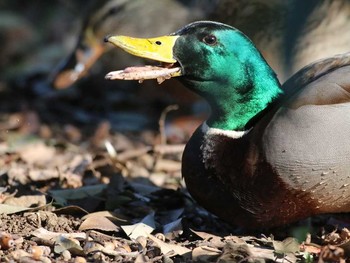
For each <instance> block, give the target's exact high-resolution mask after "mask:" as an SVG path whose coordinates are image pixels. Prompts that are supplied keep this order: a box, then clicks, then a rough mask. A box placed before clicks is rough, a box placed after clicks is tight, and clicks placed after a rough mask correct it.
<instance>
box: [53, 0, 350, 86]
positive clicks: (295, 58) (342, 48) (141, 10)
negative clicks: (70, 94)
mask: <svg viewBox="0 0 350 263" xmlns="http://www.w3.org/2000/svg"><path fill="white" fill-rule="evenodd" d="M97 2H98V5H97V6H95V7H93V8H92V12H91V13H90V14H89V15H88V16H87V18H86V19H85V22H84V23H83V27H82V30H81V32H80V36H79V39H78V42H77V45H76V47H75V49H74V51H73V52H72V53H71V54H70V55H69V57H68V59H66V60H65V61H64V63H62V64H61V65H60V66H59V67H58V68H57V69H56V70H55V72H54V73H53V74H52V83H53V85H54V86H55V87H56V88H66V87H68V86H70V85H72V84H73V83H74V82H75V81H77V80H79V79H80V78H81V77H83V76H85V75H87V74H88V72H89V70H90V68H91V67H92V66H93V65H94V64H95V62H96V61H97V60H98V59H99V58H100V57H101V56H102V55H103V54H104V53H105V52H107V51H108V50H109V49H110V46H109V45H105V44H104V43H103V38H104V37H105V36H106V35H107V34H126V35H131V36H132V35H134V36H141V37H147V36H151V35H161V34H164V33H167V32H172V31H174V30H175V29H176V28H179V27H181V26H183V25H185V24H187V23H189V22H192V21H194V20H199V19H201V20H203V19H210V20H215V21H219V22H223V23H226V24H229V25H232V26H234V27H237V28H238V29H239V30H241V31H243V32H245V34H246V35H247V36H248V37H249V38H251V39H252V40H253V42H254V43H255V44H256V46H257V47H258V49H259V50H260V51H261V52H262V54H263V55H264V57H265V58H266V60H267V62H268V63H269V64H270V66H271V67H272V68H273V69H274V70H275V72H276V73H277V75H278V78H279V80H280V81H281V82H283V81H285V80H286V79H287V78H288V77H289V76H291V75H292V74H293V73H295V72H296V71H297V70H298V69H300V68H301V67H303V66H305V65H307V64H308V63H310V62H313V61H315V60H317V59H321V58H325V57H329V56H332V55H335V54H339V53H344V52H346V51H349V50H350V45H349V43H350V34H348V32H350V1H349V0H337V1H333V0H308V1H297V0H286V1H280V0H220V1H219V0H211V1H210V0H202V1H199V0H197V1H196V0H189V1H180V0H147V1H143V0H132V1H128V0H110V1H102V2H100V1H97ZM141 14H142V16H141ZM139 17H143V18H144V17H147V18H149V19H142V20H141V19H138V18H139ZM113 52H116V51H113ZM117 57H118V59H117V60H116V61H115V62H114V63H115V65H108V66H109V67H110V66H113V67H114V66H115V67H120V66H123V65H125V64H127V63H128V62H127V61H125V59H126V57H125V56H124V54H122V53H121V52H120V53H118V54H117ZM128 59H130V58H128ZM109 61H111V60H110V59H109ZM138 62H139V63H140V62H141V61H138ZM135 63H136V62H135ZM128 64H129V63H128ZM129 65H130V64H129Z"/></svg>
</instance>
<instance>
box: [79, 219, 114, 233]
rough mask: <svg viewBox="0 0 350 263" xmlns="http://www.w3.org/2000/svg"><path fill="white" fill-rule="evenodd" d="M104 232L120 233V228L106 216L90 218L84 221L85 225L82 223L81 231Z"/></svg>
mask: <svg viewBox="0 0 350 263" xmlns="http://www.w3.org/2000/svg"><path fill="white" fill-rule="evenodd" d="M91 229H95V230H102V231H114V232H118V231H119V226H117V225H116V224H114V223H113V222H112V221H111V220H110V219H109V218H107V217H105V216H98V215H95V216H89V217H88V218H86V219H85V220H84V222H83V223H81V225H80V227H79V230H80V231H84V230H91Z"/></svg>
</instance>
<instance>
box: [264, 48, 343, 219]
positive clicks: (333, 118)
mask: <svg viewBox="0 0 350 263" xmlns="http://www.w3.org/2000/svg"><path fill="white" fill-rule="evenodd" d="M282 88H283V89H284V91H285V94H286V95H285V96H284V98H282V100H281V102H280V105H279V107H278V109H277V110H276V111H275V112H274V113H273V114H271V115H270V116H269V118H270V119H269V120H268V121H266V120H265V123H267V124H266V126H265V128H264V131H263V136H262V140H261V143H262V144H261V147H262V153H263V154H264V158H265V160H266V161H267V162H268V163H269V164H270V165H271V167H273V169H274V170H275V171H276V173H277V174H278V175H279V177H280V178H281V179H282V180H283V181H284V183H286V184H287V185H288V186H289V187H290V188H292V189H296V190H298V191H300V190H301V191H303V192H305V193H308V194H311V198H312V199H315V200H318V203H319V207H317V209H318V210H320V212H345V210H346V211H350V203H349V202H348V200H349V199H348V198H349V197H350V191H349V189H350V53H347V54H344V55H339V56H336V57H333V58H329V59H325V60H322V61H318V62H315V63H314V64H311V65H310V66H307V67H305V68H304V69H302V70H300V71H299V72H298V73H297V74H296V75H294V76H293V77H292V78H291V79H289V80H288V81H287V82H286V83H285V84H284V85H283V87H282ZM317 209H316V210H317Z"/></svg>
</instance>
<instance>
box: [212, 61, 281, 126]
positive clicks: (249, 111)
mask: <svg viewBox="0 0 350 263" xmlns="http://www.w3.org/2000/svg"><path fill="white" fill-rule="evenodd" d="M252 60H254V59H252ZM247 69H248V70H247V72H245V78H246V79H244V80H241V81H239V82H237V81H235V82H231V83H227V82H226V83H217V86H216V87H215V89H216V90H217V91H218V92H216V94H215V95H214V96H209V97H208V96H206V99H207V101H208V102H209V104H210V106H211V110H212V112H211V115H210V117H209V119H208V120H207V124H208V126H209V127H211V128H217V129H222V130H236V131H243V130H246V129H247V127H246V125H247V123H248V122H249V121H250V120H251V119H252V118H253V117H255V116H256V115H257V114H259V113H260V112H262V111H263V110H264V109H265V108H266V107H267V106H268V105H269V104H270V103H271V102H273V101H274V100H275V99H276V98H277V97H278V96H279V95H280V94H281V93H282V90H281V88H280V83H279V82H278V80H277V78H276V75H275V73H274V72H273V71H272V69H271V68H270V67H269V66H268V65H267V63H266V62H265V61H264V60H263V61H258V63H257V61H251V64H250V66H249V67H247ZM237 83H239V84H237ZM228 85H230V86H228ZM220 91H221V92H220ZM222 91H225V92H222Z"/></svg>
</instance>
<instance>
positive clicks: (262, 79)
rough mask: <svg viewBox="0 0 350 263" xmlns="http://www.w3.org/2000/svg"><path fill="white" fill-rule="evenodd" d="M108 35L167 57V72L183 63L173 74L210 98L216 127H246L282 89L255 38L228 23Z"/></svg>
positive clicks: (137, 50)
mask: <svg viewBox="0 0 350 263" xmlns="http://www.w3.org/2000/svg"><path fill="white" fill-rule="evenodd" d="M107 40H108V41H109V42H112V43H113V44H115V45H117V46H119V47H121V48H123V49H124V50H126V51H128V52H130V53H132V54H134V55H138V56H142V57H146V58H149V59H154V60H157V61H160V62H163V63H162V65H163V66H164V68H165V69H164V70H165V71H164V72H167V70H170V69H174V68H179V71H176V72H174V73H169V74H168V76H167V77H179V79H180V80H181V81H182V82H183V83H184V84H185V85H186V86H187V87H188V88H190V89H191V90H192V91H194V92H195V93H198V94H199V95H201V96H203V97H204V98H205V99H206V100H207V101H208V103H209V104H210V106H211V109H212V114H211V116H210V118H209V120H208V121H207V123H208V125H209V126H210V127H213V128H220V129H225V130H244V129H245V125H246V124H247V122H248V121H249V120H250V119H251V118H253V117H254V116H255V115H256V114H258V113H259V112H261V111H262V110H264V109H265V108H266V107H267V105H268V104H269V103H270V102H272V101H273V100H274V99H275V98H276V97H277V96H278V95H279V94H280V93H281V90H280V84H279V82H278V80H277V78H276V76H275V73H274V72H273V71H272V69H271V68H270V67H269V66H268V64H267V63H266V61H265V60H264V58H263V57H262V56H261V54H260V52H259V51H258V50H257V49H256V48H255V46H254V44H253V43H252V42H251V41H250V40H249V39H248V38H247V37H246V36H245V35H244V34H243V33H241V32H240V31H238V30H237V29H235V28H233V27H231V26H228V25H225V24H221V23H217V22H212V21H199V22H194V23H191V24H189V25H187V26H185V27H184V28H182V29H180V30H179V31H177V32H175V33H173V34H171V35H169V36H165V37H158V38H152V39H134V38H126V37H120V36H119V37H118V36H117V37H109V38H108V39H107ZM139 41H141V42H139ZM136 42H137V44H135V43H136ZM169 58H170V59H169ZM157 74H158V73H157ZM164 74H166V73H164ZM153 78H159V75H155V76H153Z"/></svg>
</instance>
